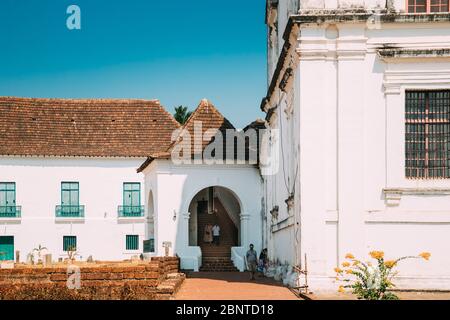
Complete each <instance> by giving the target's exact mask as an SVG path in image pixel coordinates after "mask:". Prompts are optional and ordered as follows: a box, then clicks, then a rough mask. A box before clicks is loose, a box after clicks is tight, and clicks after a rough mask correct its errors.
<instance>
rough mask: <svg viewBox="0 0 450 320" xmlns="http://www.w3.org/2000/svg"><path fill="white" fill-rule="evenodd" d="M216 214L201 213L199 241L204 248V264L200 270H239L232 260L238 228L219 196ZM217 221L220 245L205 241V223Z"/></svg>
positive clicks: (198, 221) (216, 203)
mask: <svg viewBox="0 0 450 320" xmlns="http://www.w3.org/2000/svg"><path fill="white" fill-rule="evenodd" d="M214 207H215V209H216V210H217V212H216V213H214V214H208V213H199V214H198V216H197V223H198V242H199V246H200V248H201V249H202V266H201V268H200V271H204V272H231V271H238V269H236V267H235V266H234V265H233V262H232V261H231V247H233V246H236V245H237V239H238V237H237V236H238V230H237V228H236V226H235V225H234V223H233V221H232V220H231V219H230V217H229V216H228V213H227V212H226V211H225V208H224V207H223V205H222V203H221V202H220V200H219V199H218V198H215V199H214ZM208 223H210V224H211V225H214V224H215V223H217V224H218V225H219V226H220V245H219V246H217V245H215V244H207V243H204V242H203V232H204V230H205V225H206V224H208Z"/></svg>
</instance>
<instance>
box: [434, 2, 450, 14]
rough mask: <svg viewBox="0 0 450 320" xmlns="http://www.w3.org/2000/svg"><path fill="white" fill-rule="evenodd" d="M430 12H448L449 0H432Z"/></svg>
mask: <svg viewBox="0 0 450 320" xmlns="http://www.w3.org/2000/svg"><path fill="white" fill-rule="evenodd" d="M430 12H448V0H430Z"/></svg>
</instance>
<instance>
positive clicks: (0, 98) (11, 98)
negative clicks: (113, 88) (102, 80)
mask: <svg viewBox="0 0 450 320" xmlns="http://www.w3.org/2000/svg"><path fill="white" fill-rule="evenodd" d="M0 101H36V102H55V101H64V102H79V103H87V102H89V103H105V102H111V103H124V102H127V103H131V102H133V103H136V102H141V103H155V104H158V105H161V102H160V101H159V99H136V98H33V97H17V96H0Z"/></svg>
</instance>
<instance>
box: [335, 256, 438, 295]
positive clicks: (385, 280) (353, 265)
mask: <svg viewBox="0 0 450 320" xmlns="http://www.w3.org/2000/svg"><path fill="white" fill-rule="evenodd" d="M369 254H370V256H371V257H372V258H373V259H375V260H376V261H377V262H376V264H375V265H372V263H371V262H362V261H360V260H358V259H355V257H354V256H353V255H352V254H351V253H348V254H347V255H346V256H345V258H346V259H347V260H346V261H344V262H343V263H342V268H343V269H341V268H339V267H337V268H335V269H334V271H335V272H336V273H337V277H336V280H338V281H343V282H344V283H345V285H341V286H340V287H339V292H345V289H346V288H349V289H351V290H352V292H353V294H355V295H356V296H357V297H358V299H365V300H396V299H398V297H397V296H396V295H395V294H393V293H392V292H388V290H389V289H391V288H394V287H395V285H394V284H393V283H392V278H393V277H394V276H395V275H396V274H397V272H396V271H395V270H394V268H395V267H396V266H397V264H398V263H399V262H400V261H402V260H406V259H417V258H422V259H425V260H428V259H429V258H430V256H431V254H430V253H428V252H423V253H421V254H419V255H417V256H405V257H401V258H398V259H397V260H386V261H385V260H384V252H383V251H372V252H370V253H369ZM344 274H346V276H344ZM351 276H353V277H351Z"/></svg>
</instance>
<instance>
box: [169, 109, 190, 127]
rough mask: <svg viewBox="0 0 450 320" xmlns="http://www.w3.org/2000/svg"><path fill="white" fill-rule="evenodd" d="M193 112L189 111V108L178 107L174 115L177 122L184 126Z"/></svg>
mask: <svg viewBox="0 0 450 320" xmlns="http://www.w3.org/2000/svg"><path fill="white" fill-rule="evenodd" d="M191 114H192V111H188V107H183V106H178V107H175V113H174V114H173V116H174V118H175V120H177V121H178V122H179V123H180V124H184V123H185V122H186V121H187V119H189V117H190V116H191Z"/></svg>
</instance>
